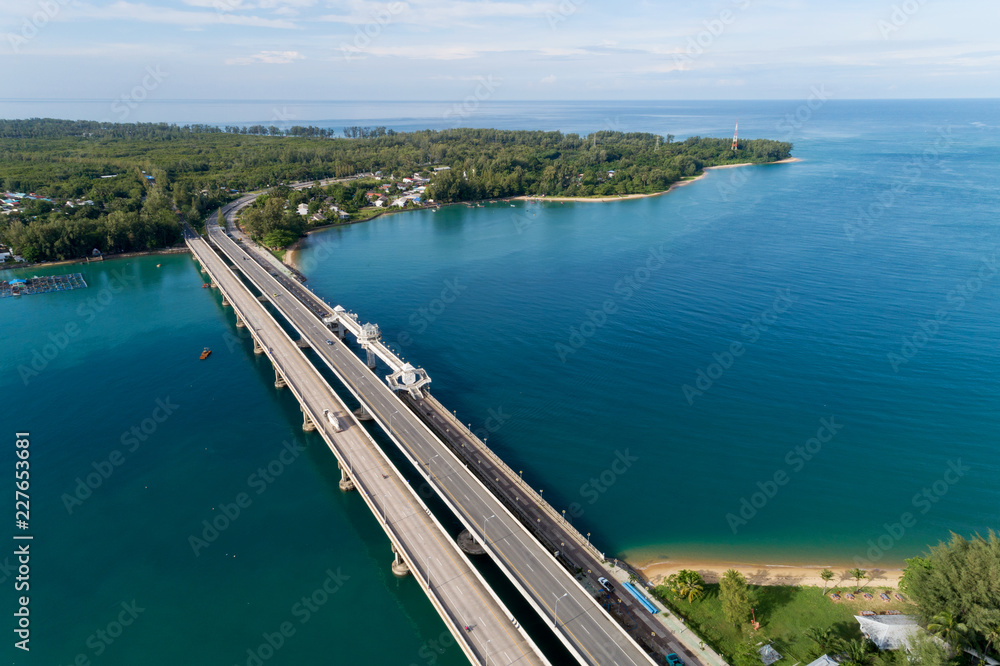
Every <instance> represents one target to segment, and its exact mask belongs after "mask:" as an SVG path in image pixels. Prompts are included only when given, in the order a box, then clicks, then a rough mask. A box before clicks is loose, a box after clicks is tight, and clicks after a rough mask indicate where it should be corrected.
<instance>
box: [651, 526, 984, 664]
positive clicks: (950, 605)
mask: <svg viewBox="0 0 1000 666" xmlns="http://www.w3.org/2000/svg"><path fill="white" fill-rule="evenodd" d="M906 563H907V566H906V569H905V570H904V574H903V577H902V578H901V579H900V581H899V589H900V592H901V593H899V592H896V591H895V590H893V588H891V587H884V586H877V585H876V584H875V583H874V581H875V579H877V577H878V576H877V575H876V572H875V571H874V570H872V571H866V570H864V569H861V568H857V567H855V568H853V569H848V570H845V571H844V572H843V573H842V574H841V575H840V576H839V579H840V584H839V585H834V586H833V587H829V588H828V587H827V585H828V584H829V582H830V581H831V580H833V579H834V573H833V572H832V571H830V570H829V569H824V570H822V571H821V572H820V578H821V579H822V580H823V582H824V586H823V587H822V588H820V587H814V586H808V585H804V586H794V585H780V586H778V585H775V586H760V585H751V584H749V583H748V582H747V580H746V579H745V578H744V577H743V575H742V574H740V573H738V572H736V571H734V570H729V571H726V572H725V574H723V576H722V578H721V579H720V581H719V583H713V584H709V583H706V582H705V581H704V580H703V579H702V577H701V575H700V574H699V573H698V572H696V571H691V570H681V571H678V572H677V573H675V574H673V575H671V576H670V577H668V578H667V579H666V580H665V581H664V582H663V584H661V585H659V586H657V587H655V588H654V589H653V593H654V595H655V596H656V597H657V598H659V599H660V600H661V601H663V602H664V603H665V604H666V605H667V606H668V607H670V608H671V609H672V610H673V611H674V612H675V613H676V614H677V615H680V616H681V617H683V618H684V620H685V622H686V624H687V625H688V626H689V627H691V629H692V630H694V631H695V632H696V633H697V634H698V635H699V636H701V638H702V639H703V640H705V641H706V642H707V643H708V644H710V645H711V646H712V647H713V648H714V649H715V650H716V651H718V652H719V653H720V654H721V655H723V657H724V658H726V659H727V660H728V661H729V662H730V663H732V664H734V665H735V666H760V664H761V659H760V655H759V654H758V653H757V650H758V649H759V648H760V647H761V646H763V645H767V644H770V645H771V646H772V647H773V648H774V649H775V650H777V651H778V652H779V653H780V654H781V655H782V656H783V661H782V663H785V661H787V662H788V663H795V662H800V663H809V662H811V661H813V660H814V659H816V658H818V657H820V656H821V655H823V654H828V655H830V656H831V657H833V658H834V659H835V660H836V661H838V662H839V663H840V664H842V665H848V666H980V665H982V664H986V663H988V662H987V657H989V658H992V659H995V658H996V657H997V656H998V652H1000V536H998V535H997V534H995V533H993V532H990V533H989V535H988V536H986V537H982V536H979V535H977V536H975V537H973V538H969V539H966V538H964V537H961V536H958V535H952V538H951V540H950V541H949V542H947V543H944V542H942V543H939V544H938V545H937V546H934V547H932V548H930V550H929V551H928V553H927V554H926V555H925V556H922V557H914V558H910V559H908V560H906ZM862 581H864V582H862ZM865 593H867V594H868V595H869V596H870V597H871V598H867V597H866V596H865ZM883 594H884V595H885V597H884V598H883V597H882V595H883ZM887 611H888V612H889V613H890V614H904V615H911V616H915V617H916V619H917V621H918V622H919V625H920V626H921V627H922V631H919V632H918V633H917V634H916V636H915V637H914V639H913V640H912V642H911V644H910V649H909V650H887V651H879V650H878V649H877V648H876V647H875V645H874V644H873V643H872V642H871V641H869V640H868V639H867V638H866V637H865V636H864V635H862V634H861V632H860V629H859V625H858V622H857V621H856V620H855V615H860V614H863V613H869V614H876V613H886V612H887ZM755 623H756V624H755Z"/></svg>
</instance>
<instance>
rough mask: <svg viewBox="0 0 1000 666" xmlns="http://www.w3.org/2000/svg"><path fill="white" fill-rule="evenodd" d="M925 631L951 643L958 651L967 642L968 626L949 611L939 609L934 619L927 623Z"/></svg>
mask: <svg viewBox="0 0 1000 666" xmlns="http://www.w3.org/2000/svg"><path fill="white" fill-rule="evenodd" d="M927 631H929V632H931V633H932V634H934V635H935V636H937V637H938V638H940V639H941V640H943V641H944V642H945V643H948V644H949V645H951V647H952V649H953V650H955V651H960V650H961V649H962V648H964V647H965V645H966V643H967V642H968V634H969V628H968V627H967V626H966V625H965V624H964V623H962V622H959V621H958V618H956V617H955V615H954V614H952V613H951V611H941V612H940V613H938V614H937V615H935V616H934V621H933V622H930V623H929V624H928V625H927Z"/></svg>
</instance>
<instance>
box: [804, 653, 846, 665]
mask: <svg viewBox="0 0 1000 666" xmlns="http://www.w3.org/2000/svg"><path fill="white" fill-rule="evenodd" d="M806 666H840V664H838V663H837V662H836V661H834V660H833V657H831V656H830V655H828V654H824V655H823V656H822V657H820V658H819V659H817V660H816V661H810V662H809V663H808V664H806Z"/></svg>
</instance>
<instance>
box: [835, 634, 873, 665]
mask: <svg viewBox="0 0 1000 666" xmlns="http://www.w3.org/2000/svg"><path fill="white" fill-rule="evenodd" d="M840 649H841V650H842V652H843V655H844V656H845V657H846V658H847V661H849V662H850V663H852V664H865V663H867V662H868V659H869V653H870V652H871V643H869V642H868V640H867V639H865V638H862V639H857V638H852V639H851V640H849V641H843V642H842V643H841V646H840Z"/></svg>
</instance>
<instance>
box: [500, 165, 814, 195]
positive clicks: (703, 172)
mask: <svg viewBox="0 0 1000 666" xmlns="http://www.w3.org/2000/svg"><path fill="white" fill-rule="evenodd" d="M801 161H802V158H800V157H787V158H785V159H783V160H778V161H776V162H740V163H739V164H720V165H719V166H709V167H705V168H704V169H702V170H701V173H700V174H698V175H697V176H692V177H690V178H688V179H687V180H679V181H677V182H676V183H673V184H672V185H671V186H670V187H668V188H667V189H665V190H663V191H661V192H650V193H648V194H619V195H615V196H609V197H546V196H536V195H531V194H524V195H521V196H519V197H511V200H512V201H515V200H516V201H562V202H565V201H586V202H596V203H608V202H611V201H628V200H630V199H647V198H649V197H658V196H662V195H664V194H670V193H671V192H673V191H674V190H676V189H677V188H678V187H684V186H685V185H690V184H691V183H694V182H696V181H699V180H701V179H702V178H704V177H705V176H706V175H708V174H707V172H708V171H711V170H713V169H735V168H737V167H745V166H768V165H771V164H792V163H794V162H801Z"/></svg>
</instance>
